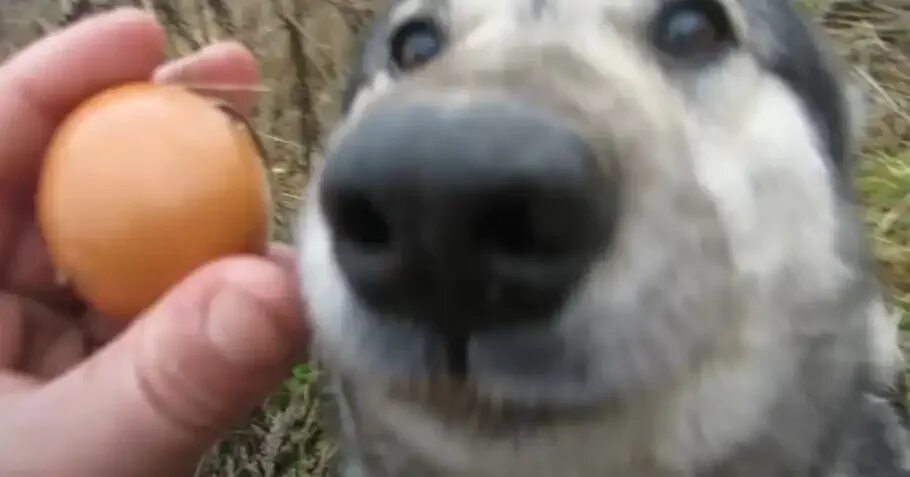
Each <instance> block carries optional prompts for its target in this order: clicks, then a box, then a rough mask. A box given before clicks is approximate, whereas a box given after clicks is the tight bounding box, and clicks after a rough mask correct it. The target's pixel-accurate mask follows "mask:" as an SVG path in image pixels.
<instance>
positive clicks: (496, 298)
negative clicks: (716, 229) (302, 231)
mask: <svg viewBox="0 0 910 477" xmlns="http://www.w3.org/2000/svg"><path fill="white" fill-rule="evenodd" d="M320 193H321V204H322V207H323V212H324V213H325V216H326V217H327V221H328V224H329V227H330V231H331V235H332V243H333V253H334V254H335V258H336V260H337V262H338V263H339V265H340V267H341V270H342V272H343V275H344V277H345V279H346V280H347V282H348V284H349V285H350V287H351V289H352V290H353V291H354V293H355V294H356V296H357V297H358V298H359V299H360V300H362V302H363V303H364V304H366V306H368V307H369V308H370V309H371V311H372V312H373V313H375V314H376V315H377V316H380V317H382V319H401V320H408V321H410V322H412V323H414V324H417V325H418V326H425V327H427V328H428V329H430V330H432V331H433V332H435V333H439V334H440V335H441V336H443V337H445V339H446V340H447V341H449V342H450V343H466V342H467V340H468V339H469V338H470V337H471V336H472V335H473V334H475V333H481V332H489V331H502V330H508V329H511V328H512V327H517V326H528V325H533V324H535V323H541V322H543V321H545V320H547V319H548V318H550V317H553V316H554V315H555V314H556V312H557V310H558V309H559V307H560V306H561V305H562V304H563V303H564V302H565V300H566V298H567V296H569V294H570V293H571V292H572V290H573V288H574V287H575V286H576V284H577V283H578V282H579V281H580V280H581V279H582V278H583V276H584V275H585V272H586V271H587V270H588V269H589V268H590V266H591V265H592V263H593V262H594V260H595V259H596V258H597V256H598V254H600V253H603V251H604V250H605V249H606V247H607V245H608V242H609V240H610V237H611V234H612V230H613V227H614V225H615V221H616V213H617V212H616V211H617V207H616V200H617V196H618V194H617V191H616V187H615V184H614V183H613V181H612V180H611V178H610V177H609V175H608V174H605V173H604V172H603V169H602V168H601V167H599V166H598V158H597V157H596V155H595V154H594V152H593V150H592V149H591V147H590V146H589V145H588V143H587V141H586V140H585V139H584V138H583V136H582V135H580V134H579V133H578V132H576V129H575V128H573V127H571V126H570V125H569V123H568V122H567V121H562V120H561V118H560V117H559V116H558V115H556V114H554V113H550V112H547V111H545V110H542V109H538V108H536V107H533V106H532V105H530V104H526V103H523V102H519V101H517V100H508V99H501V100H493V101H491V100H486V101H482V102H481V101H477V102H474V103H471V102H455V101H446V99H445V98H439V99H437V100H429V99H423V100H419V101H418V100H410V101H407V102H402V101H397V102H392V101H390V102H388V103H386V104H381V105H376V106H375V107H373V108H371V109H370V110H369V111H368V112H367V113H366V114H365V116H364V117H362V118H360V119H359V121H358V122H357V124H356V125H355V126H354V127H353V128H352V129H351V130H350V131H349V132H347V133H346V134H345V135H344V137H343V138H342V139H341V141H340V142H339V143H338V144H336V147H335V148H334V150H333V151H331V154H330V157H329V158H328V161H327V166H326V169H325V170H324V174H323V179H322V184H321V192H320ZM453 347H454V348H455V349H457V348H458V346H457V345H454V346H453ZM456 361H457V359H456ZM453 366H454V367H455V368H457V367H458V365H453ZM462 371H463V370H462Z"/></svg>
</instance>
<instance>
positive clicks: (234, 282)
mask: <svg viewBox="0 0 910 477" xmlns="http://www.w3.org/2000/svg"><path fill="white" fill-rule="evenodd" d="M295 297H296V293H295V292H294V284H293V280H292V278H291V277H290V276H289V275H288V273H287V272H286V271H285V270H284V269H282V268H281V267H279V266H277V265H276V264H274V263H271V262H269V261H267V260H264V259H261V258H252V257H237V258H231V259H226V260H223V261H220V262H218V263H214V264H212V265H210V266H208V267H205V268H204V269H203V270H201V271H199V272H198V273H196V274H194V275H193V276H192V277H190V278H189V279H188V280H186V281H185V282H184V283H182V284H181V285H180V286H178V287H177V288H176V289H175V290H174V291H173V293H171V294H170V295H169V296H168V297H166V298H165V299H164V300H162V301H161V302H160V303H159V304H158V305H157V306H155V307H154V308H153V309H152V310H150V311H149V313H148V314H147V315H145V316H144V317H142V318H141V319H140V320H139V321H137V322H136V323H135V325H134V326H133V327H131V328H130V329H129V330H127V332H126V333H124V334H123V335H121V336H120V337H119V338H118V339H117V340H116V341H115V342H113V343H112V344H110V345H109V346H108V347H106V348H104V349H102V350H101V351H99V352H98V353H96V354H95V355H94V356H93V357H92V358H90V360H89V361H87V362H86V363H85V364H84V365H82V366H80V367H79V368H76V369H75V370H73V371H72V372H71V373H69V374H68V375H66V376H64V377H63V378H61V379H60V380H58V381H57V382H55V383H53V384H51V385H49V386H48V387H46V388H44V389H42V390H41V392H40V393H37V395H36V396H35V397H34V398H32V399H30V400H29V401H30V402H29V410H28V411H27V412H26V411H21V410H20V411H18V412H17V416H18V415H22V416H23V417H22V418H21V419H22V422H20V423H18V424H17V425H15V426H13V427H14V428H16V430H17V432H18V433H17V435H18V436H19V437H18V438H17V444H16V445H13V446H11V447H10V446H7V447H5V448H4V447H2V446H0V470H2V469H3V466H4V465H11V466H13V467H15V465H16V464H19V465H24V464H26V463H29V465H32V466H33V467H31V468H29V470H32V468H34V466H37V465H41V466H43V467H41V468H37V469H34V475H50V474H52V473H53V472H51V470H52V469H60V468H67V469H73V470H74V472H75V473H76V474H78V475H130V476H136V477H142V476H160V475H190V474H191V472H190V471H191V469H192V468H193V467H194V466H195V463H196V462H197V460H198V458H199V456H200V455H202V453H204V452H205V451H206V450H207V449H208V448H209V447H210V446H211V445H212V444H213V443H214V442H215V441H216V440H217V439H218V437H219V435H220V434H221V433H223V432H227V431H229V430H230V429H232V428H233V427H234V426H235V425H236V424H237V423H239V421H240V420H241V419H243V418H245V417H246V416H247V415H248V413H249V412H250V411H251V410H252V409H254V408H255V406H256V405H257V404H258V403H260V402H261V401H262V400H263V399H264V398H266V397H267V396H268V395H269V394H270V393H271V392H272V391H273V390H274V389H276V388H277V386H279V385H280V383H281V381H282V380H283V379H284V377H285V376H287V375H288V373H289V371H290V369H291V366H292V361H293V360H292V357H293V355H294V354H295V351H296V350H297V349H298V348H299V347H300V346H301V345H302V343H303V339H304V332H305V326H304V323H303V321H302V320H301V317H300V316H299V307H298V302H297V300H296V298H295ZM26 421H27V422H26ZM39 448H40V449H41V459H40V461H39V460H37V459H36V458H35V457H34V452H35V449H39ZM111 449H130V458H129V459H123V458H122V457H123V456H122V454H119V453H117V452H111ZM29 455H32V457H31V458H30V457H29ZM35 462H38V463H35ZM10 463H12V464H10ZM0 474H2V472H0Z"/></svg>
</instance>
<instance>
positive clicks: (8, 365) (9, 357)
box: [0, 294, 25, 371]
mask: <svg viewBox="0 0 910 477" xmlns="http://www.w3.org/2000/svg"><path fill="white" fill-rule="evenodd" d="M23 341H25V320H24V318H23V316H22V310H21V309H20V308H19V306H18V303H16V302H15V301H14V300H11V299H10V298H9V297H8V296H6V295H3V294H0V371H2V370H8V369H13V368H16V367H17V366H18V365H19V363H20V362H21V361H22V343H23Z"/></svg>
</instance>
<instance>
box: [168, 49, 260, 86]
mask: <svg viewBox="0 0 910 477" xmlns="http://www.w3.org/2000/svg"><path fill="white" fill-rule="evenodd" d="M237 51H243V47H242V46H241V45H240V44H239V43H237V42H234V41H227V40H225V41H220V42H218V43H212V44H210V45H207V46H205V47H203V48H202V49H200V50H199V51H197V52H195V53H193V54H191V55H188V56H184V57H182V58H179V59H177V60H173V61H171V62H169V63H165V64H163V65H161V66H159V67H158V68H156V69H155V71H154V73H152V81H153V82H156V83H167V82H172V81H192V79H193V78H192V73H193V71H192V70H190V68H191V67H192V66H194V65H198V62H199V59H200V58H205V59H206V61H214V60H215V59H216V58H220V57H224V56H229V55H232V54H235V53H236V52H237ZM187 76H190V77H187Z"/></svg>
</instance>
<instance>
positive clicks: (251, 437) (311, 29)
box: [0, 0, 910, 477]
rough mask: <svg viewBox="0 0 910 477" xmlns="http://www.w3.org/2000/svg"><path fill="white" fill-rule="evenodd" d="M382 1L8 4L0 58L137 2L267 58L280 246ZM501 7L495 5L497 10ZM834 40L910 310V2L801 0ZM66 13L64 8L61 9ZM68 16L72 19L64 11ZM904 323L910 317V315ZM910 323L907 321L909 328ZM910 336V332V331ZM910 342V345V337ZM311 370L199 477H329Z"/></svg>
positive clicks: (176, 41)
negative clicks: (353, 50)
mask: <svg viewBox="0 0 910 477" xmlns="http://www.w3.org/2000/svg"><path fill="white" fill-rule="evenodd" d="M379 1H381V0H317V1H300V0H298V1H294V0H261V1H245V2H239V1H234V2H228V1H227V0H110V1H105V0H0V2H2V3H0V38H2V40H0V58H3V57H5V56H6V55H8V54H9V53H11V52H13V51H15V50H16V49H17V48H19V47H21V46H22V45H23V44H24V43H25V42H27V41H30V40H31V39H33V38H34V37H35V36H36V35H39V34H41V33H43V32H46V31H50V30H53V29H54V28H57V27H59V26H60V25H61V24H64V23H66V22H67V21H72V20H74V19H76V18H77V17H79V16H80V15H82V14H85V13H88V12H90V11H92V10H95V9H98V8H105V7H109V6H112V5H115V4H116V5H122V4H134V5H137V6H141V7H144V8H149V9H152V10H154V11H155V12H156V13H157V14H158V16H159V17H160V18H161V20H162V21H163V22H164V23H165V24H166V25H167V28H168V31H169V34H170V45H169V53H170V54H171V55H175V56H176V55H180V54H183V53H187V52H189V51H192V50H194V49H197V48H199V47H200V46H202V45H205V44H208V43H211V42H213V41H215V40H218V39H222V38H233V39H239V40H240V41H242V42H244V43H245V44H246V45H247V46H249V47H250V48H251V49H252V50H253V51H254V52H255V53H256V54H257V56H258V58H259V60H260V63H261V66H262V71H263V76H264V81H263V85H262V88H263V94H262V100H261V102H260V104H259V107H258V109H257V111H256V114H255V117H254V118H253V123H254V125H255V127H256V128H257V130H258V131H259V133H260V134H261V136H262V137H263V139H264V142H265V145H266V148H267V150H268V153H269V161H270V165H271V176H272V177H271V178H272V183H273V186H274V187H273V192H274V199H275V204H276V209H275V222H276V225H277V227H276V230H277V235H278V236H277V238H278V239H281V240H290V238H291V236H290V231H291V230H292V222H293V217H294V215H295V211H296V210H297V208H298V207H299V205H300V199H301V196H300V195H301V191H303V190H304V188H305V187H306V181H307V177H308V175H309V172H310V170H311V168H312V165H313V164H314V163H316V162H318V161H319V160H320V157H321V155H320V145H319V139H320V137H321V135H322V133H323V132H324V131H325V130H326V129H327V128H328V127H330V126H331V124H332V123H333V122H334V121H335V119H336V118H337V114H338V102H337V99H338V96H339V92H340V87H341V82H340V79H341V78H342V77H343V75H344V73H345V70H344V68H345V66H346V64H347V61H346V60H347V58H348V55H349V51H350V46H351V38H352V34H354V33H355V32H356V31H357V30H358V29H359V28H360V27H362V26H363V25H364V24H365V23H366V20H367V19H368V16H369V15H368V12H369V10H370V7H371V5H372V4H374V3H376V2H379ZM491 1H494V0H491ZM802 3H803V4H804V6H805V7H806V8H807V9H809V10H810V11H811V12H812V13H813V15H814V16H815V18H817V19H818V21H819V22H821V23H823V24H824V25H825V27H826V28H827V30H828V31H829V33H830V34H831V35H832V36H834V37H835V39H836V40H837V45H838V48H839V52H840V54H841V55H842V56H843V57H844V58H846V59H847V64H848V65H849V67H850V68H851V74H852V76H853V78H854V79H855V80H856V82H857V83H858V84H859V85H860V86H862V87H863V88H864V89H866V90H867V91H868V96H869V99H870V103H871V109H870V125H869V128H868V140H867V141H865V143H864V144H863V145H862V161H861V162H860V164H859V168H858V170H857V176H856V181H857V185H858V188H859V191H860V196H861V198H862V200H863V201H864V203H865V205H866V210H867V213H866V218H867V224H868V230H869V235H870V237H871V240H872V244H873V247H874V250H875V253H876V256H877V257H878V258H879V261H880V263H881V265H882V274H883V276H884V277H886V278H887V281H888V283H889V285H890V286H891V288H892V290H893V291H894V295H895V297H896V303H897V304H898V305H899V306H900V307H902V309H903V310H904V312H905V313H906V312H907V310H910V4H908V3H907V1H906V0H870V1H862V0H803V2H802ZM61 4H63V9H61ZM64 10H65V11H64ZM905 316H907V315H906V314H905ZM905 322H906V323H908V325H910V317H908V318H907V319H906V320H905ZM907 328H908V329H910V326H908V327H907ZM908 343H910V339H908ZM313 373H314V372H313V371H312V370H310V369H309V368H308V367H306V366H301V367H300V368H298V369H297V370H295V373H294V376H291V377H289V379H288V381H287V384H286V386H285V387H284V388H283V389H281V390H279V391H278V392H277V393H276V394H275V395H274V396H273V397H272V398H270V399H269V400H268V401H267V402H266V403H264V404H263V406H262V407H261V408H260V409H258V410H257V411H256V412H255V413H254V415H253V416H252V417H251V424H250V425H248V426H246V427H244V428H241V429H237V430H236V431H235V432H234V433H233V434H231V435H230V436H227V438H226V439H225V440H224V441H223V442H222V443H221V444H219V445H218V446H216V448H214V449H212V451H211V453H210V455H209V456H208V457H207V459H206V460H205V461H204V462H203V463H202V464H201V465H200V468H199V471H198V475H200V476H215V475H217V476H251V477H260V476H261V477H266V476H268V477H272V476H276V477H277V476H322V475H328V472H329V471H328V463H329V461H330V459H331V456H332V455H333V452H334V449H333V446H332V445H331V444H330V443H329V442H327V441H326V440H325V439H324V438H323V435H322V431H321V427H320V425H319V422H318V417H317V416H318V408H319V401H318V400H317V399H316V388H315V386H314V385H313V384H312V383H313V381H314V376H313Z"/></svg>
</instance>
